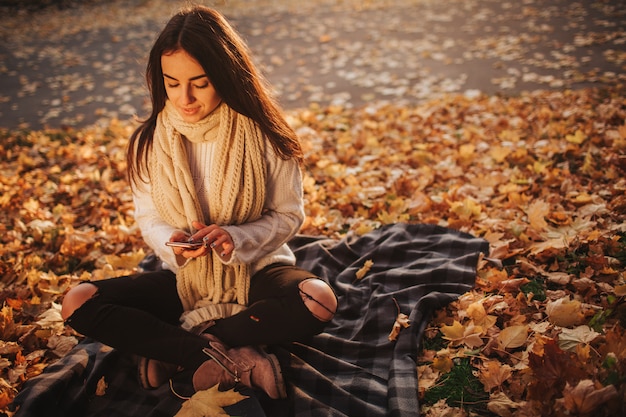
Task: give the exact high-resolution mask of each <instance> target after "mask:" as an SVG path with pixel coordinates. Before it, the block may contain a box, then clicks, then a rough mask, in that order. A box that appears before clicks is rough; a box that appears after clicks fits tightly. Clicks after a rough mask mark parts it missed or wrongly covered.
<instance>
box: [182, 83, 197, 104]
mask: <svg viewBox="0 0 626 417" xmlns="http://www.w3.org/2000/svg"><path fill="white" fill-rule="evenodd" d="M181 100H182V102H183V104H191V103H193V102H194V101H196V98H195V97H194V95H193V91H192V89H191V88H189V87H187V88H184V89H183V94H182V97H181Z"/></svg>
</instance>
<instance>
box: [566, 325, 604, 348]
mask: <svg viewBox="0 0 626 417" xmlns="http://www.w3.org/2000/svg"><path fill="white" fill-rule="evenodd" d="M598 336H600V333H598V332H596V331H594V330H593V329H592V328H591V327H589V326H577V327H575V328H573V329H562V330H561V333H559V347H560V348H561V349H563V350H567V351H570V352H573V351H576V347H577V346H578V345H580V344H585V345H588V344H589V343H591V342H593V340H594V339H595V338H596V337H598Z"/></svg>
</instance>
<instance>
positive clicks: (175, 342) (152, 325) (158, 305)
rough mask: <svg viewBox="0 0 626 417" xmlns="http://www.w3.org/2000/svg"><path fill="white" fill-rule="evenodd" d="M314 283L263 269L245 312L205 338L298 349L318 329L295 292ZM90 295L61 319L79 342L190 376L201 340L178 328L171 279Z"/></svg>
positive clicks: (298, 274)
mask: <svg viewBox="0 0 626 417" xmlns="http://www.w3.org/2000/svg"><path fill="white" fill-rule="evenodd" d="M310 278H314V279H318V278H317V277H316V276H315V275H313V274H311V273H310V272H307V271H304V270H302V269H300V268H297V267H294V266H290V265H270V266H268V267H266V268H264V269H263V270H261V271H259V272H258V273H256V274H255V275H254V276H253V277H252V278H251V281H250V291H249V294H248V300H249V306H248V307H247V308H246V309H245V310H244V311H242V312H240V313H238V314H235V315H233V316H231V317H228V318H224V319H220V320H216V322H215V325H214V326H212V327H210V328H209V329H208V330H207V332H209V333H211V334H213V335H215V336H217V337H218V338H219V339H220V340H222V341H223V342H224V343H226V344H227V345H230V346H232V347H235V346H245V345H261V344H268V345H269V344H281V343H289V342H293V341H301V340H304V339H306V338H309V337H311V336H313V335H315V334H318V333H320V332H321V331H322V330H323V328H324V326H325V325H326V324H327V323H326V322H322V321H320V320H319V319H317V318H315V317H314V316H313V315H312V314H311V312H310V311H309V310H308V309H307V307H306V306H305V304H304V302H303V300H302V297H301V295H300V292H299V287H298V284H299V283H300V282H302V281H304V280H306V279H310ZM91 284H93V285H95V286H96V287H98V291H97V293H96V294H95V295H94V296H93V297H92V298H91V299H89V300H87V301H86V302H85V303H84V304H83V305H82V306H80V307H79V308H78V309H77V310H76V311H74V313H73V314H72V315H71V316H70V317H69V318H68V320H67V324H68V325H70V326H71V327H72V328H74V329H75V330H76V331H78V332H80V333H81V334H83V335H85V336H88V337H91V338H93V339H95V340H98V341H100V342H102V343H104V344H107V345H109V346H111V347H114V348H116V349H119V350H120V351H124V352H128V353H132V354H136V355H139V356H144V357H147V358H151V359H158V360H161V361H164V362H169V363H173V364H177V365H180V366H183V367H185V368H187V369H195V368H197V367H198V366H199V365H200V364H202V363H203V362H204V361H205V360H206V359H207V357H206V355H205V354H204V353H202V349H203V348H204V347H206V346H207V340H206V339H205V338H203V337H201V336H199V335H196V334H193V333H191V332H188V331H186V330H184V329H182V328H181V327H179V324H180V323H179V317H180V315H181V314H182V313H183V306H182V303H181V301H180V299H179V298H178V293H177V291H176V276H175V275H174V274H173V273H172V272H171V271H157V272H146V273H142V274H138V275H132V276H127V277H120V278H112V279H107V280H103V281H94V282H91Z"/></svg>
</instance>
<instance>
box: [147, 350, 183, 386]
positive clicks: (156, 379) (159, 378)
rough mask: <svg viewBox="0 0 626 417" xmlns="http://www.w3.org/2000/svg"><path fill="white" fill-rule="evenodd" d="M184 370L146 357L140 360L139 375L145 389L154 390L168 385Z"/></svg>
mask: <svg viewBox="0 0 626 417" xmlns="http://www.w3.org/2000/svg"><path fill="white" fill-rule="evenodd" d="M181 369H182V368H180V367H179V366H177V365H173V364H171V363H166V362H161V361H158V360H156V359H148V358H144V357H140V358H138V361H137V373H138V376H139V383H140V384H141V386H142V387H143V388H144V389H147V390H153V389H157V388H159V387H160V386H161V385H163V384H164V383H166V382H167V381H168V380H169V379H170V378H171V377H173V376H174V375H175V374H176V373H178V372H180V371H181Z"/></svg>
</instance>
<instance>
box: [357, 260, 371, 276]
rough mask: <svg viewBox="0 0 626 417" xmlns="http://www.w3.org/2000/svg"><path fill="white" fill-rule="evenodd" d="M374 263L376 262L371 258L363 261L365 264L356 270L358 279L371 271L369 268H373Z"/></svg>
mask: <svg viewBox="0 0 626 417" xmlns="http://www.w3.org/2000/svg"><path fill="white" fill-rule="evenodd" d="M372 265H374V262H373V261H372V260H371V259H368V260H367V261H365V263H363V266H362V267H361V268H360V269H359V270H358V271H356V274H355V275H356V279H357V280H359V279H363V277H364V276H365V274H367V273H368V272H369V270H370V269H371V268H372Z"/></svg>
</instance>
